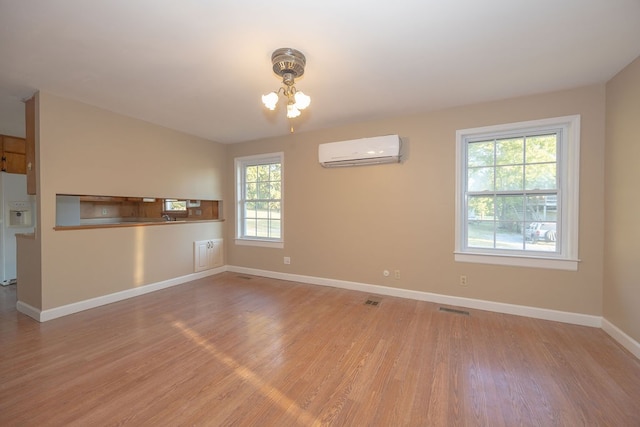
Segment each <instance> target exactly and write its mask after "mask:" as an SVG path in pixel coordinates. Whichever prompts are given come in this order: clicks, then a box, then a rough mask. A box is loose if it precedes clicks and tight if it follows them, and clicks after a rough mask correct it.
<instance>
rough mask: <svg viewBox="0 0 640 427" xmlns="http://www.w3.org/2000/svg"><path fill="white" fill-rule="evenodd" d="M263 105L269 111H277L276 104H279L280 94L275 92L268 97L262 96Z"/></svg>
mask: <svg viewBox="0 0 640 427" xmlns="http://www.w3.org/2000/svg"><path fill="white" fill-rule="evenodd" d="M262 103H263V104H264V106H265V107H267V108H268V109H269V110H271V111H273V110H275V108H276V104H277V103H278V94H277V93H275V92H271V93H268V94H266V95H262Z"/></svg>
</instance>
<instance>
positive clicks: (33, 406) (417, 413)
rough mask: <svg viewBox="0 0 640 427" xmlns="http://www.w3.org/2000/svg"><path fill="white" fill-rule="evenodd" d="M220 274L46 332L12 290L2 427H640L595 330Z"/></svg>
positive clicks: (2, 375)
mask: <svg viewBox="0 0 640 427" xmlns="http://www.w3.org/2000/svg"><path fill="white" fill-rule="evenodd" d="M369 296H370V295H369V294H363V293H361V292H355V291H348V290H341V289H334V288H328V287H319V286H311V285H305V284H299V283H294V282H286V281H279V280H273V279H266V278H261V277H255V276H245V275H239V274H234V273H223V274H220V275H217V276H213V277H209V278H206V279H202V280H198V281H195V282H192V283H189V284H185V285H181V286H177V287H174V288H170V289H166V290H163V291H158V292H154V293H152V294H147V295H144V296H141V297H137V298H133V299H130V300H126V301H122V302H119V303H115V304H111V305H108V306H104V307H100V308H96V309H93V310H89V311H86V312H82V313H78V314H74V315H71V316H67V317H64V318H60V319H56V320H52V321H49V322H46V323H42V324H39V323H37V322H35V321H34V320H32V319H30V318H28V317H26V316H24V315H22V314H20V313H17V312H16V310H15V286H13V287H8V288H3V289H0V425H2V426H49V425H51V426H101V425H132V426H147V425H148V426H183V425H184V426H193V425H196V426H227V425H229V426H231V425H233V426H312V425H332V426H519V425H524V426H583V425H589V426H591V425H594V426H639V425H640V361H638V359H636V358H634V357H633V356H632V355H631V354H630V353H629V352H627V351H626V350H624V349H623V348H622V347H620V346H619V345H618V344H617V343H615V342H614V341H613V340H612V339H611V338H610V337H609V336H608V335H606V334H605V333H604V332H603V331H601V330H599V329H596V328H588V327H581V326H575V325H567V324H561V323H555V322H549V321H543V320H535V319H529V318H524V317H517V316H510V315H503V314H497V313H490V312H485V311H480V310H467V311H469V315H465V314H456V313H451V312H445V311H441V310H440V305H437V304H432V303H427V302H420V301H413V300H408V299H401V298H394V297H387V296H378V297H377V298H378V299H379V301H380V303H379V304H378V305H377V306H375V305H371V304H365V301H366V300H367V298H368V297H369Z"/></svg>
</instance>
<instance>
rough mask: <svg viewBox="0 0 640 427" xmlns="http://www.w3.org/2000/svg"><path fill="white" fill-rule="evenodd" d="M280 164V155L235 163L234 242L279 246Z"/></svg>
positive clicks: (280, 236)
mask: <svg viewBox="0 0 640 427" xmlns="http://www.w3.org/2000/svg"><path fill="white" fill-rule="evenodd" d="M283 165H284V154H283V153H272V154H266V155H258V156H249V157H240V158H237V159H236V160H235V169H236V201H237V208H236V212H237V215H236V218H237V223H236V242H237V243H240V244H252V245H258V246H274V247H282V243H283V239H282V210H283V203H284V200H283V191H282V190H283V185H282V184H283Z"/></svg>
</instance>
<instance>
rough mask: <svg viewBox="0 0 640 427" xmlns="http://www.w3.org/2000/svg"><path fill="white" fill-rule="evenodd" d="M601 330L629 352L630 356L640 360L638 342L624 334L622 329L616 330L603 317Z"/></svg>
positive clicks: (639, 343)
mask: <svg viewBox="0 0 640 427" xmlns="http://www.w3.org/2000/svg"><path fill="white" fill-rule="evenodd" d="M602 330H603V331H605V332H606V333H607V334H608V335H609V336H610V337H611V338H613V339H614V340H615V341H616V342H617V343H618V344H620V345H621V346H623V347H624V348H626V349H627V350H629V352H631V354H633V355H634V356H635V357H637V358H638V359H640V342H638V341H636V340H634V339H633V338H631V337H630V336H629V335H627V334H625V333H624V332H623V331H622V329H620V328H618V327H617V326H616V325H614V324H613V323H611V321H609V320H607V319H606V318H605V317H603V318H602Z"/></svg>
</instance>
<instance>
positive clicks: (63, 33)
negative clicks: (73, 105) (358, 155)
mask: <svg viewBox="0 0 640 427" xmlns="http://www.w3.org/2000/svg"><path fill="white" fill-rule="evenodd" d="M280 47H292V48H296V49H299V50H301V51H302V52H303V53H304V54H305V55H306V57H307V67H306V71H305V75H304V76H303V77H302V78H301V79H299V80H298V81H297V82H296V86H297V88H298V89H299V90H303V91H304V92H305V93H307V94H308V95H310V96H311V98H312V103H311V106H310V107H309V109H307V110H305V111H304V112H303V115H302V116H301V117H300V118H298V119H295V127H296V132H304V131H309V130H313V129H321V128H327V127H333V126H337V125H342V124H346V123H350V122H358V121H365V120H371V119H375V118H378V117H388V116H395V115H403V114H407V113H415V112H422V111H429V110H435V109H442V108H447V107H451V106H456V105H464V104H471V103H477V102H484V101H489V100H495V99H502V98H509V97H514V96H520V95H527V94H531V93H539V92H546V91H554V90H559V89H564V88H571V87H577V86H582V85H588V84H593V83H602V82H605V81H607V80H608V79H609V78H611V77H612V76H613V75H615V74H616V73H617V72H618V71H620V70H621V69H622V68H624V66H626V65H627V64H629V63H630V62H631V61H633V60H634V59H635V58H636V57H638V56H639V55H640V0H535V1H534V0H529V1H526V0H485V1H482V2H480V1H477V0H447V1H444V0H393V1H390V0H377V1H375V2H365V1H355V0H324V1H297V2H293V1H282V0H271V1H264V0H235V1H222V0H217V1H216V0H208V1H206V0H180V1H176V0H172V1H169V0H133V1H132V0H91V1H87V0H60V1H50V0H20V1H16V0H0V116H2V118H1V119H0V126H3V125H5V126H10V125H11V123H7V122H13V121H15V120H20V117H21V114H22V113H21V112H20V111H19V110H20V107H21V102H20V100H21V99H24V98H26V97H28V96H30V95H31V94H32V93H34V91H36V90H44V91H47V92H51V93H54V94H58V95H61V96H64V97H67V98H71V99H76V100H79V101H82V102H85V103H88V104H92V105H96V106H99V107H102V108H105V109H108V110H112V111H116V112H119V113H121V114H125V115H128V116H133V117H137V118H140V119H143V120H147V121H149V122H153V123H157V124H160V125H163V126H166V127H169V128H173V129H177V130H180V131H184V132H187V133H190V134H194V135H198V136H201V137H204V138H207V139H210V140H213V141H218V142H222V143H233V142H239V141H246V140H252V139H258V138H263V137H269V136H277V135H284V134H286V133H287V132H288V131H289V127H288V125H287V121H286V119H285V118H284V116H285V113H284V111H282V109H280V110H276V111H275V112H269V111H265V109H264V107H262V104H261V102H260V96H261V95H262V94H264V93H267V92H270V91H271V90H275V89H277V88H278V87H279V85H280V81H279V79H278V78H277V77H276V76H275V74H273V72H272V70H271V60H270V57H271V53H272V52H273V51H274V50H275V49H277V48H280ZM21 126H24V125H23V124H21Z"/></svg>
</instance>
